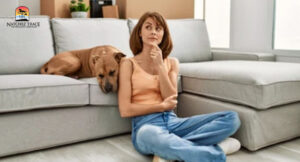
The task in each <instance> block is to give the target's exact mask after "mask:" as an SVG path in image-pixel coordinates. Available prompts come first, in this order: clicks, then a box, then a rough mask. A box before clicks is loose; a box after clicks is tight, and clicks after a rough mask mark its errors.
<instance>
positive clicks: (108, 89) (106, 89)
mask: <svg viewBox="0 0 300 162" xmlns="http://www.w3.org/2000/svg"><path fill="white" fill-rule="evenodd" d="M104 88H105V91H106V92H107V93H108V92H110V91H111V90H112V86H111V84H109V83H106V84H105V87H104Z"/></svg>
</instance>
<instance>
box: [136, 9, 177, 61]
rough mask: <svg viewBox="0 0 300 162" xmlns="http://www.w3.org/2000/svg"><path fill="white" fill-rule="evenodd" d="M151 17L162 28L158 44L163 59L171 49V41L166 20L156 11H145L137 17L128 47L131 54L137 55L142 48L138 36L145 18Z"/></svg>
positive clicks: (141, 42)
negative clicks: (161, 36) (162, 31)
mask: <svg viewBox="0 0 300 162" xmlns="http://www.w3.org/2000/svg"><path fill="white" fill-rule="evenodd" d="M149 17H151V18H152V19H153V20H155V21H156V22H157V23H158V24H159V25H161V26H162V27H163V29H164V35H163V38H162V41H161V43H160V44H159V45H158V46H159V47H160V49H161V51H162V55H163V59H165V58H167V57H168V56H169V54H170V53H171V51H172V48H173V43H172V39H171V36H170V32H169V28H168V25H167V22H166V20H165V19H164V18H163V16H162V15H160V14H159V13H157V12H146V13H144V14H143V16H142V17H141V18H140V19H139V21H138V23H137V24H136V26H135V27H134V29H133V31H132V33H131V35H130V49H131V51H132V53H133V55H137V54H139V53H140V52H142V50H143V41H142V38H141V37H140V33H141V29H142V26H143V24H144V22H145V21H146V19H147V18H149Z"/></svg>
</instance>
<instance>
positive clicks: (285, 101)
mask: <svg viewBox="0 0 300 162" xmlns="http://www.w3.org/2000/svg"><path fill="white" fill-rule="evenodd" d="M11 22H12V23H13V22H15V20H14V18H13V17H1V18H0V34H1V39H0V49H1V51H0V137H1V138H0V157H1V156H6V155H12V154H17V153H22V152H28V151H32V150H38V149H43V148H49V147H54V146H59V145H64V144H69V143H75V142H79V141H84V140H90V139H96V138H100V137H109V136H112V135H117V134H122V133H128V132H130V129H131V125H130V119H126V118H120V115H119V111H118V103H117V95H116V94H113V93H110V94H103V93H102V92H101V91H100V89H99V87H98V85H97V81H96V79H95V78H84V79H79V80H75V79H72V78H68V77H63V76H52V75H40V74H39V68H40V67H41V66H42V65H43V64H44V63H45V62H46V61H47V60H49V59H50V58H51V57H52V56H54V55H55V53H59V52H63V51H67V50H75V49H83V48H90V47H93V46H97V45H105V44H109V45H113V46H115V47H117V48H119V49H120V50H122V51H123V52H124V53H125V54H126V55H127V57H132V54H131V51H130V49H129V36H130V31H131V30H132V28H133V26H134V24H135V23H136V20H119V19H52V20H49V18H48V17H42V16H41V17H30V22H35V23H37V22H38V23H39V25H37V26H35V27H33V26H28V25H27V26H26V25H25V27H24V26H23V27H20V26H18V25H16V26H14V25H9V23H11ZM168 24H169V27H170V31H171V35H172V38H173V43H174V49H173V51H172V54H171V56H173V57H177V58H178V59H179V61H180V62H181V64H180V77H179V80H178V81H179V84H178V92H179V104H178V108H177V109H178V115H179V116H182V117H185V116H190V115H195V114H202V113H209V112H215V111H222V110H235V111H237V112H238V113H239V115H240V118H241V120H242V126H241V128H240V129H239V131H238V132H237V133H236V134H235V136H236V137H237V138H238V139H239V140H240V141H241V142H242V145H243V146H244V147H246V148H247V149H249V150H257V149H259V148H262V147H265V146H268V145H271V144H274V143H277V142H281V141H284V140H288V139H291V138H295V137H298V136H299V135H300V129H299V124H300V118H299V116H300V102H299V100H300V93H299V91H300V65H299V64H292V63H279V62H274V61H275V56H274V55H272V54H267V53H241V52H230V51H211V49H210V44H209V39H208V34H207V31H206V27H205V23H204V22H203V21H201V20H188V19H185V20H168ZM230 60H231V61H230ZM238 60H239V61H238ZM241 60H248V61H241Z"/></svg>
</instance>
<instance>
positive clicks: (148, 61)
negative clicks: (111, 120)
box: [118, 12, 240, 162]
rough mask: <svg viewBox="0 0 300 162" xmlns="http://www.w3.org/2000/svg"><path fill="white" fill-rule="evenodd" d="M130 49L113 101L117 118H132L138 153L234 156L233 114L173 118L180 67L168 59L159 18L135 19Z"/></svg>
mask: <svg viewBox="0 0 300 162" xmlns="http://www.w3.org/2000/svg"><path fill="white" fill-rule="evenodd" d="M130 48H131V50H132V52H133V54H134V57H132V58H124V59H122V61H121V65H120V76H119V92H118V99H119V109H120V114H121V116H122V117H132V142H133V145H134V147H135V149H136V150H137V151H138V152H140V153H142V154H154V155H156V156H155V157H154V161H156V160H163V159H168V160H183V161H187V162H199V161H201V162H208V161H217V162H219V161H222V162H223V161H226V157H225V154H229V153H233V152H235V151H238V150H239V148H240V143H239V142H238V141H237V140H236V139H233V138H227V137H228V136H230V135H232V134H233V133H235V132H236V130H237V129H238V127H239V126H240V120H239V118H238V115H237V113H235V112H231V111H226V112H217V113H212V114H204V115H197V116H193V117H189V118H178V117H177V116H176V114H174V112H173V109H174V108H175V107H176V104H177V75H178V66H179V65H178V64H179V63H178V61H177V59H175V58H170V57H168V55H169V54H170V52H171V50H172V41H171V37H170V33H169V29H168V26H167V24H166V21H165V20H164V18H163V17H162V16H161V15H160V14H159V13H156V12H147V13H145V14H144V15H143V16H142V17H141V18H140V19H139V22H138V23H137V25H136V26H135V28H134V29H133V32H132V34H131V37H130ZM226 138H227V139H226ZM225 139H226V140H225ZM222 141H223V142H222Z"/></svg>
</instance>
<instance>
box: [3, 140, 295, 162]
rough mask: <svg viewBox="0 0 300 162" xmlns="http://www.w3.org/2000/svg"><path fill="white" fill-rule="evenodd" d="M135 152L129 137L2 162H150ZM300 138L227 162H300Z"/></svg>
mask: <svg viewBox="0 0 300 162" xmlns="http://www.w3.org/2000/svg"><path fill="white" fill-rule="evenodd" d="M151 161H152V156H143V155H140V154H139V153H138V152H136V151H135V149H134V148H133V146H132V144H131V141H130V135H129V134H126V135H120V136H114V137H110V138H104V139H99V140H93V141H87V142H81V143H77V144H72V145H67V146H62V147H56V148H51V149H46V150H41V151H35V152H31V153H25V154H21V155H15V156H10V157H6V158H2V159H0V162H151ZM299 161H300V138H298V139H294V140H291V141H288V142H285V143H281V144H277V145H274V146H271V147H267V148H265V149H262V150H259V151H256V152H249V151H247V150H245V149H242V150H240V151H239V152H238V153H235V154H233V155H230V156H228V157H227V162H299Z"/></svg>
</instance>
